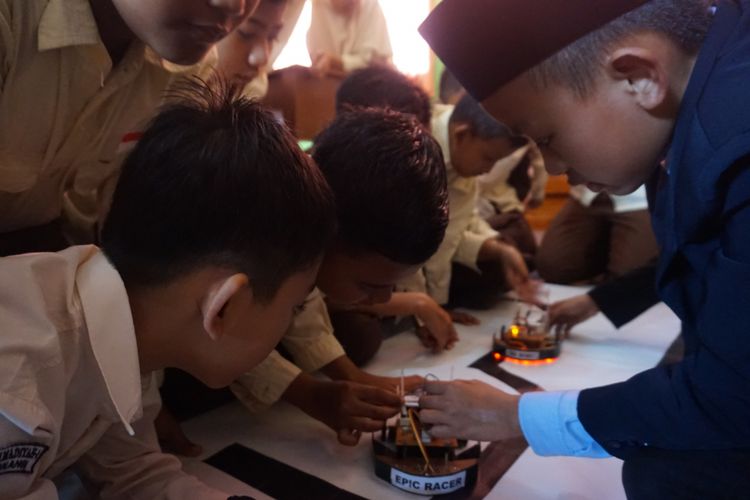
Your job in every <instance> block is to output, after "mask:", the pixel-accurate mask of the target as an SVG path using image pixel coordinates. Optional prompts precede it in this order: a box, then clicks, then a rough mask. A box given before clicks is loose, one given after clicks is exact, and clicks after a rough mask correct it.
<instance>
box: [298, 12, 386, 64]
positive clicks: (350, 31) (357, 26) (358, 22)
mask: <svg viewBox="0 0 750 500" xmlns="http://www.w3.org/2000/svg"><path fill="white" fill-rule="evenodd" d="M312 2H313V3H312V21H311V22H310V30H309V31H308V32H307V50H308V52H309V53H310V58H311V59H312V60H313V61H315V59H316V57H317V56H318V55H319V54H332V55H335V56H338V57H339V58H341V62H342V64H343V66H344V70H345V71H347V72H349V71H352V70H355V69H359V68H364V67H366V66H368V65H369V64H370V63H372V62H390V60H391V58H392V57H393V49H392V48H391V40H390V38H389V36H388V27H387V26H386V22H385V16H384V15H383V11H382V10H381V8H380V5H379V4H378V2H377V0H362V1H361V3H360V5H359V7H358V8H357V10H356V11H355V12H354V14H353V15H352V16H351V17H350V18H345V17H343V16H341V15H340V14H338V13H336V12H335V11H334V10H333V6H332V5H331V0H312Z"/></svg>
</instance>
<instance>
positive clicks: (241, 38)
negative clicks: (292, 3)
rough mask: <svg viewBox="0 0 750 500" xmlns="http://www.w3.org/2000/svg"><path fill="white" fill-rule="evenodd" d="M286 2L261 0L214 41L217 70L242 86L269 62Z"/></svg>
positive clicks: (281, 25) (233, 82) (235, 83)
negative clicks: (243, 18) (245, 16)
mask: <svg viewBox="0 0 750 500" xmlns="http://www.w3.org/2000/svg"><path fill="white" fill-rule="evenodd" d="M286 5H287V2H286V0H284V1H278V0H277V1H271V0H262V1H261V2H260V5H258V8H257V9H256V11H255V12H254V13H253V14H252V15H251V16H250V17H249V18H248V19H247V20H246V21H245V22H243V23H242V24H241V25H240V26H239V27H238V28H237V29H236V30H234V31H233V32H232V33H231V34H230V35H229V36H228V37H226V38H225V39H224V40H222V41H221V42H220V43H219V44H218V45H217V49H218V51H219V70H220V71H221V73H222V74H223V75H224V77H225V78H227V79H228V80H229V81H230V82H231V83H232V84H234V85H237V86H241V87H244V86H245V85H247V84H248V83H250V81H252V80H253V78H255V77H256V76H258V73H260V71H261V70H262V69H264V68H265V67H266V66H267V65H268V62H269V58H270V55H271V46H272V45H273V42H275V41H276V39H277V38H278V36H279V32H280V31H281V28H282V27H283V24H282V21H283V16H284V11H285V10H286Z"/></svg>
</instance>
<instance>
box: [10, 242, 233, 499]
mask: <svg viewBox="0 0 750 500" xmlns="http://www.w3.org/2000/svg"><path fill="white" fill-rule="evenodd" d="M0 318H2V328H1V329H0V359H2V363H0V498H2V499H11V498H34V499H56V498H57V497H58V495H57V490H56V488H55V485H54V484H53V482H52V479H53V478H55V477H56V476H58V475H59V474H60V473H61V472H63V471H64V470H65V469H66V468H68V467H70V466H72V465H74V464H76V465H77V468H78V470H79V471H80V472H81V475H82V476H83V478H84V480H86V481H87V482H91V483H92V485H93V486H94V487H95V488H101V491H100V493H99V495H98V496H97V498H103V499H111V498H122V499H136V498H137V499H141V498H142V499H157V498H159V499H161V498H174V499H185V498H208V499H226V498H227V495H226V494H225V493H220V492H218V491H215V490H211V489H209V488H208V487H206V486H204V485H202V484H201V483H200V482H199V481H198V480H197V479H195V478H194V477H192V476H189V475H187V474H185V473H183V472H182V471H181V464H180V461H179V460H178V459H177V458H175V457H174V456H171V455H166V454H164V453H161V451H160V449H159V445H158V444H157V440H156V435H155V432H154V428H153V418H154V417H155V416H156V412H157V411H158V409H159V406H160V401H159V394H158V392H157V386H156V383H155V380H153V376H152V375H150V374H148V375H143V376H142V375H141V373H140V368H139V362H138V351H137V348H136V340H135V332H134V330H133V321H132V317H131V313H130V307H129V305H128V298H127V295H126V292H125V288H124V286H123V284H122V281H121V280H120V276H119V274H118V273H117V272H116V271H115V270H114V268H112V266H111V265H110V264H109V263H108V261H107V260H106V258H105V257H104V255H103V254H102V253H101V252H100V251H99V250H98V249H97V248H96V247H94V246H80V247H71V248H69V249H67V250H65V251H62V252H59V253H38V254H27V255H22V256H15V257H6V258H3V259H0Z"/></svg>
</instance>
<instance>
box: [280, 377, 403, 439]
mask: <svg viewBox="0 0 750 500" xmlns="http://www.w3.org/2000/svg"><path fill="white" fill-rule="evenodd" d="M305 386H306V387H305V388H304V392H305V393H306V394H305V397H304V398H302V399H297V400H295V401H292V402H294V403H295V404H296V405H297V406H298V407H299V408H300V409H301V410H302V411H304V412H305V413H307V414H308V415H310V416H311V417H313V418H315V419H317V420H320V421H321V422H323V423H324V424H326V425H327V426H328V427H330V428H331V429H333V430H334V431H335V432H336V433H337V435H338V439H339V442H340V443H341V444H345V445H348V446H354V445H356V444H357V442H359V438H360V435H361V434H360V433H361V432H373V431H377V430H379V429H382V428H383V424H384V423H385V421H386V420H387V419H389V418H390V417H392V416H393V415H395V414H396V413H398V412H399V410H400V408H401V398H400V397H399V396H398V394H396V392H395V387H393V388H392V389H391V390H386V389H382V388H380V387H374V386H370V385H364V384H359V383H357V382H349V381H327V380H317V379H310V380H306V381H305Z"/></svg>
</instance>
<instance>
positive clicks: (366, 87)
mask: <svg viewBox="0 0 750 500" xmlns="http://www.w3.org/2000/svg"><path fill="white" fill-rule="evenodd" d="M352 108H391V109H394V110H396V111H400V112H401V113H408V114H411V115H414V116H416V117H417V119H418V120H419V121H420V122H421V123H422V125H424V126H425V127H429V126H430V118H431V117H432V110H431V108H430V97H429V96H428V95H427V92H425V91H424V89H423V88H422V87H420V86H419V85H418V84H417V83H415V82H414V81H412V80H410V79H409V78H408V77H407V76H406V75H404V74H403V73H401V72H399V71H397V70H395V69H393V68H392V67H390V66H386V65H377V64H376V65H373V66H368V67H366V68H362V69H358V70H356V71H353V72H352V73H351V74H349V76H348V77H346V79H345V80H344V81H343V82H341V86H340V87H339V89H338V91H337V92H336V113H337V114H338V113H341V112H343V111H348V110H350V109H352Z"/></svg>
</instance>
